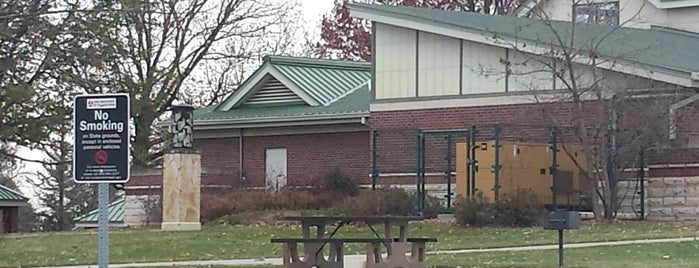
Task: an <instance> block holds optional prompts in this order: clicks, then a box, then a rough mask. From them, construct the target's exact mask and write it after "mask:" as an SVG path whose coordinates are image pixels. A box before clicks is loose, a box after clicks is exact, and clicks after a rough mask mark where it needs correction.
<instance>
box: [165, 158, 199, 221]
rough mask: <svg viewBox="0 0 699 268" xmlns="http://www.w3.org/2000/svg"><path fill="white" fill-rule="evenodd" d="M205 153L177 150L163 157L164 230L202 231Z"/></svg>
mask: <svg viewBox="0 0 699 268" xmlns="http://www.w3.org/2000/svg"><path fill="white" fill-rule="evenodd" d="M200 185H201V156H200V155H199V152H197V151H192V150H186V149H185V150H182V151H180V150H173V151H172V152H171V153H168V154H165V156H164V157H163V196H162V198H163V199H162V201H163V223H162V225H161V229H162V230H163V231H183V230H201V222H200V221H199V219H200V210H201V189H200Z"/></svg>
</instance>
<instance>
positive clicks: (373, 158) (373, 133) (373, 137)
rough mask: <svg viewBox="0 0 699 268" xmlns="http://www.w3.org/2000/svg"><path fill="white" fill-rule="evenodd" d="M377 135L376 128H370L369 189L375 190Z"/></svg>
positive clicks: (377, 172)
mask: <svg viewBox="0 0 699 268" xmlns="http://www.w3.org/2000/svg"><path fill="white" fill-rule="evenodd" d="M378 135H379V134H378V131H376V129H372V130H371V190H376V179H377V177H378V176H379V171H378V170H376V166H377V163H376V154H377V152H376V138H377V136H378Z"/></svg>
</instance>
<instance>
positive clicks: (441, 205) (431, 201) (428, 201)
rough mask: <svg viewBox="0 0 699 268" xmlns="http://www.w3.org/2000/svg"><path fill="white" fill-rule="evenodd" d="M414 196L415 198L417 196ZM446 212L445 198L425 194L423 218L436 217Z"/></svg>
mask: <svg viewBox="0 0 699 268" xmlns="http://www.w3.org/2000/svg"><path fill="white" fill-rule="evenodd" d="M414 198H416V199H417V196H415V197H414ZM445 212H448V211H447V208H446V199H441V198H438V197H435V196H431V195H427V196H425V209H424V210H423V216H424V217H425V218H437V215H439V214H440V213H445Z"/></svg>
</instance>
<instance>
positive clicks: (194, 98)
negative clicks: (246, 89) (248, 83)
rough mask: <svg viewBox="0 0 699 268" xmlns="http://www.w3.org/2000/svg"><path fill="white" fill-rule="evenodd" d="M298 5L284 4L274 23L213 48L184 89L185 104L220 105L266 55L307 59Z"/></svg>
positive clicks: (308, 47) (305, 33)
mask: <svg viewBox="0 0 699 268" xmlns="http://www.w3.org/2000/svg"><path fill="white" fill-rule="evenodd" d="M300 7H301V5H300V4H299V3H298V2H297V1H286V2H285V3H284V6H280V7H278V11H277V13H276V14H274V17H273V18H272V19H273V21H275V23H274V24H271V25H268V26H266V27H264V28H263V29H262V30H261V31H258V32H256V33H253V34H251V35H249V36H246V37H234V38H231V39H229V40H227V41H226V42H225V43H224V44H221V46H219V47H217V48H214V49H212V52H211V53H210V55H208V56H207V57H205V58H204V59H203V61H202V65H201V68H200V71H199V72H198V73H196V74H193V76H192V79H190V81H189V83H186V85H185V86H184V92H185V94H184V95H185V99H184V101H185V102H187V103H190V104H193V105H195V106H209V105H213V104H216V103H219V102H220V101H222V100H223V98H224V97H225V96H227V95H229V94H230V93H231V92H232V91H233V90H235V89H236V88H238V86H240V84H242V83H243V82H244V81H245V79H246V78H247V77H248V76H249V75H250V72H252V71H254V70H255V69H257V68H258V67H259V65H260V64H261V63H262V58H263V57H264V56H266V55H285V56H309V55H310V54H311V44H310V41H309V38H310V37H309V36H308V31H307V30H306V28H305V27H302V25H305V24H307V22H306V21H305V20H304V18H303V16H302V13H301V9H300Z"/></svg>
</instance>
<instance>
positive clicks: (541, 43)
mask: <svg viewBox="0 0 699 268" xmlns="http://www.w3.org/2000/svg"><path fill="white" fill-rule="evenodd" d="M349 7H350V11H351V12H352V13H351V14H352V16H356V17H359V18H363V19H369V20H372V21H376V22H380V23H385V24H390V25H395V26H399V27H405V28H410V29H416V30H420V31H425V32H431V33H436V34H441V35H446V36H451V37H455V38H461V39H465V40H469V41H474V42H479V43H485V44H489V45H493V46H500V47H506V48H512V47H513V46H515V45H516V46H517V47H518V49H520V50H522V51H525V52H529V53H534V54H540V55H545V54H547V53H551V51H552V49H554V50H555V49H559V48H560V47H557V45H556V44H559V42H558V41H557V37H560V38H561V39H562V40H563V42H562V43H563V44H570V43H571V42H570V40H571V39H573V42H572V46H573V48H575V49H578V50H581V51H588V50H590V49H588V46H589V45H590V44H595V45H596V46H597V47H596V48H595V49H594V51H595V52H596V55H595V56H597V57H598V62H602V61H606V63H605V64H602V65H601V66H600V67H603V68H607V69H610V70H614V71H618V72H623V73H629V74H633V75H638V76H643V77H649V78H652V79H655V80H659V81H663V82H668V83H673V84H678V85H682V86H690V87H699V53H696V49H697V47H699V34H694V33H687V32H680V31H676V30H671V29H667V28H659V27H655V28H652V29H635V28H624V27H618V26H612V25H600V24H585V23H577V24H573V23H571V22H562V21H551V22H550V25H549V24H548V22H546V21H542V20H539V19H527V18H516V17H511V16H490V15H484V14H479V13H469V12H458V11H445V10H438V9H428V8H414V7H404V6H387V5H368V4H350V5H349ZM573 26H574V27H573ZM554 33H557V35H558V36H557V35H556V34H554ZM582 54H585V55H586V56H587V53H581V54H580V55H582ZM577 60H578V62H580V63H588V62H589V58H586V57H583V56H581V57H579V58H578V59H577Z"/></svg>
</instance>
